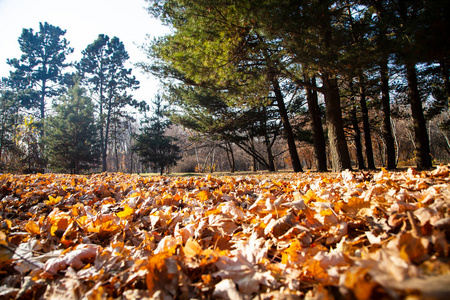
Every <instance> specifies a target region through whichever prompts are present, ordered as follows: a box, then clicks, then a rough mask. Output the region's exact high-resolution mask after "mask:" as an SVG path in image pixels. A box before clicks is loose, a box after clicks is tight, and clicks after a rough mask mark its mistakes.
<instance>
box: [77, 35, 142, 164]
mask: <svg viewBox="0 0 450 300" xmlns="http://www.w3.org/2000/svg"><path fill="white" fill-rule="evenodd" d="M82 54H83V58H82V59H81V61H80V63H79V64H78V66H77V68H78V70H79V71H80V73H81V74H82V76H83V77H84V81H85V82H86V83H87V84H88V86H90V87H91V88H92V90H93V92H94V93H96V94H97V109H98V112H97V113H98V126H99V131H100V144H101V157H102V170H103V171H107V154H108V145H109V138H110V129H111V125H112V124H111V122H112V116H114V114H116V113H118V112H124V108H125V107H127V106H134V107H137V106H139V105H140V104H139V103H138V102H137V101H136V100H134V99H133V98H132V96H131V95H128V94H127V91H128V90H134V89H137V88H138V87H139V81H137V80H136V78H135V77H134V76H132V75H131V69H127V68H125V62H126V61H127V60H128V58H129V55H128V53H127V51H126V50H125V46H124V45H123V43H122V42H121V41H120V40H119V38H117V37H113V38H112V39H110V38H109V37H108V36H107V35H104V34H100V35H99V36H98V38H97V39H96V40H95V41H94V42H93V43H92V44H90V45H88V46H87V47H86V49H85V50H83V51H82Z"/></svg>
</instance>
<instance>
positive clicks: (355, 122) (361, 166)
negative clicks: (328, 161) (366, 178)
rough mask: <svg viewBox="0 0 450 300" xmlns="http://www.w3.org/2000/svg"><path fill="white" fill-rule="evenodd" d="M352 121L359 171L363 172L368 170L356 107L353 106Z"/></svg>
mask: <svg viewBox="0 0 450 300" xmlns="http://www.w3.org/2000/svg"><path fill="white" fill-rule="evenodd" d="M351 119H352V126H353V131H354V134H355V135H354V141H355V148H356V159H357V160H358V169H360V170H363V169H365V168H366V166H365V165H364V157H363V151H362V144H361V131H360V130H359V123H358V116H357V114H356V105H353V108H352V111H351Z"/></svg>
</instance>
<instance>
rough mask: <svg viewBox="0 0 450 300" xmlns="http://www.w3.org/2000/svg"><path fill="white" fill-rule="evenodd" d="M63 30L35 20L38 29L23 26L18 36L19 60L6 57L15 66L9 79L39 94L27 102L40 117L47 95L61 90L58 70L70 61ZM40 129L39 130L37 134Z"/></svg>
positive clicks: (54, 94)
mask: <svg viewBox="0 0 450 300" xmlns="http://www.w3.org/2000/svg"><path fill="white" fill-rule="evenodd" d="M65 33H66V31H65V30H62V29H61V28H59V27H57V26H53V25H50V24H48V23H47V22H45V23H43V24H42V23H39V32H34V31H33V29H31V28H30V29H23V31H22V34H21V36H20V37H19V45H20V50H21V51H22V52H23V54H22V56H21V57H20V59H17V58H14V59H8V60H7V63H8V64H9V65H10V66H12V67H13V68H15V70H14V71H12V72H11V74H10V79H11V80H12V81H16V82H17V81H21V82H22V85H24V86H27V87H30V88H33V89H34V90H36V91H37V92H38V94H39V97H38V98H37V99H35V100H37V101H33V102H32V103H31V105H32V106H33V107H35V108H37V109H38V110H39V118H40V119H41V120H44V118H45V116H46V114H45V108H46V101H47V98H48V97H52V96H56V95H58V94H60V93H61V86H60V85H59V82H60V80H61V79H62V71H63V69H64V68H66V67H68V66H69V65H70V64H68V63H66V62H65V60H66V57H67V55H69V54H71V53H72V52H73V48H70V47H69V42H68V41H67V40H66V39H65V38H63V36H64V34H65ZM42 136H43V131H41V137H42Z"/></svg>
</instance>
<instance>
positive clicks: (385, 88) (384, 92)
mask: <svg viewBox="0 0 450 300" xmlns="http://www.w3.org/2000/svg"><path fill="white" fill-rule="evenodd" d="M380 77H381V110H382V112H383V121H382V122H383V124H382V132H383V139H384V142H385V144H386V157H387V159H386V160H387V165H386V167H387V169H388V170H393V169H395V168H396V161H395V151H396V150H395V142H394V136H393V134H392V128H391V99H390V96H389V74H388V61H387V59H383V60H382V61H381V63H380Z"/></svg>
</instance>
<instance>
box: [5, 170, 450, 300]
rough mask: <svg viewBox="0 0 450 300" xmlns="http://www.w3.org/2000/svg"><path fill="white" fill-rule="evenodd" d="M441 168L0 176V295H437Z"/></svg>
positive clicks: (444, 181)
mask: <svg viewBox="0 0 450 300" xmlns="http://www.w3.org/2000/svg"><path fill="white" fill-rule="evenodd" d="M449 184H450V170H449V168H448V167H447V166H439V167H437V168H436V169H434V170H432V171H422V172H418V171H416V170H414V169H412V168H410V169H407V170H404V171H399V172H388V171H386V170H384V169H382V170H380V171H367V172H366V171H364V172H350V171H344V172H340V173H313V172H304V173H289V172H283V173H262V174H240V175H233V176H227V175H222V176H219V175H215V174H213V175H198V176H197V175H196V176H138V175H126V174H115V173H102V174H95V175H89V176H81V175H63V174H37V175H8V174H5V175H0V225H1V228H0V299H30V298H33V299H39V298H42V299H49V298H52V299H56V298H58V299H61V298H64V299H66V300H69V299H80V298H85V299H136V298H138V299H139V298H140V299H152V298H153V299H175V298H176V299H192V298H196V299H216V298H222V299H304V298H308V299H333V298H334V299H382V298H384V299H405V298H408V299H449V298H450V258H449V238H450V189H449V187H450V185H449Z"/></svg>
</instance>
